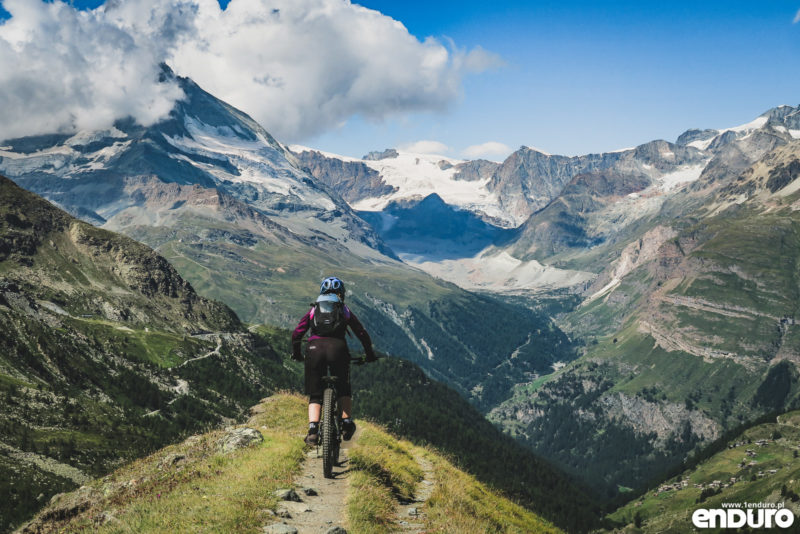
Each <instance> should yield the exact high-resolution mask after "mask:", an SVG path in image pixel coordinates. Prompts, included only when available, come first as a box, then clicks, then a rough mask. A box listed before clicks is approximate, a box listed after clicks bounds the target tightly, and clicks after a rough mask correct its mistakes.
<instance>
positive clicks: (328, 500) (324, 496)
mask: <svg viewBox="0 0 800 534" xmlns="http://www.w3.org/2000/svg"><path fill="white" fill-rule="evenodd" d="M360 433H361V431H360V430H357V431H356V434H355V435H354V436H353V439H352V440H350V441H349V442H347V441H344V442H342V450H341V452H340V454H339V461H340V464H339V466H338V467H334V468H333V478H325V477H324V476H323V475H322V448H321V447H320V448H319V449H318V450H319V452H317V451H318V450H317V449H312V450H311V451H310V452H309V453H308V457H307V458H306V461H305V464H304V465H303V471H302V472H301V473H300V475H298V477H297V478H296V479H295V481H294V485H295V488H296V489H295V491H294V494H289V495H285V496H282V498H283V499H284V500H283V501H281V503H280V504H279V505H278V508H277V510H276V514H277V517H276V522H275V523H273V524H271V525H267V526H266V527H264V532H265V533H267V534H292V533H296V534H344V533H345V532H346V531H345V530H344V519H345V513H344V511H345V502H346V500H347V492H348V488H349V482H348V474H349V472H350V470H349V467H348V465H349V458H348V456H347V452H348V449H349V448H350V447H351V446H352V445H353V444H354V443H355V442H356V441H358V436H359V434H360Z"/></svg>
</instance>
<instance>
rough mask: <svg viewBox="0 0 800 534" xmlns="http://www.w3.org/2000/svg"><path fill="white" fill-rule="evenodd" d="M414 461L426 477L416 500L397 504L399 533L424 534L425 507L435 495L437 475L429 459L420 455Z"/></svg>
mask: <svg viewBox="0 0 800 534" xmlns="http://www.w3.org/2000/svg"><path fill="white" fill-rule="evenodd" d="M414 459H415V460H416V461H417V463H418V464H419V466H420V468H421V469H422V472H423V473H424V475H423V478H422V481H421V482H420V483H419V484H418V485H417V491H415V492H414V500H413V501H410V502H409V501H405V502H404V501H399V502H398V503H397V517H398V518H399V519H398V525H399V527H400V530H399V532H410V533H413V534H422V533H424V532H427V530H426V529H425V525H424V523H423V519H424V517H425V505H426V503H427V502H428V499H430V498H431V493H433V488H434V486H435V485H436V475H435V473H434V471H433V464H431V462H430V461H429V460H428V459H427V458H425V457H424V456H422V455H421V454H418V455H415V457H414Z"/></svg>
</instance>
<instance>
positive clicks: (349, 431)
mask: <svg viewBox="0 0 800 534" xmlns="http://www.w3.org/2000/svg"><path fill="white" fill-rule="evenodd" d="M319 293H320V295H319V297H317V302H316V303H315V304H314V305H313V306H312V308H311V309H310V310H309V311H308V313H306V314H305V315H304V316H303V318H302V319H300V322H299V323H298V325H297V328H295V329H294V332H293V333H292V359H293V360H296V361H303V354H302V352H301V350H300V341H301V340H302V339H303V336H304V335H305V334H306V332H307V331H308V330H309V329H310V330H311V335H310V337H309V339H308V350H307V352H306V358H305V378H306V394H307V395H308V396H309V401H308V435H307V436H306V443H308V444H309V445H316V444H317V439H318V438H319V420H320V414H321V413H322V393H323V386H322V376H323V375H324V374H325V371H326V369H327V367H329V366H330V369H331V375H333V376H336V377H337V378H338V381H337V383H336V391H337V392H338V393H339V395H340V397H339V406H341V408H342V414H341V416H342V438H344V439H345V440H349V439H350V438H352V437H353V433H354V432H355V431H356V424H355V423H354V422H353V419H352V418H351V411H352V407H353V403H352V399H351V393H350V352H349V351H348V349H347V342H346V341H345V334H346V332H347V329H348V328H350V330H351V331H352V332H353V333H354V334H355V335H356V337H357V338H358V340H359V341H360V342H361V344H362V345H363V346H364V353H365V354H366V361H368V362H374V361H375V360H376V359H377V358H376V357H375V352H374V350H373V349H372V340H371V339H370V337H369V334H368V333H367V331H366V330H365V329H364V327H363V326H362V325H361V322H360V321H359V320H358V318H356V316H355V314H354V313H353V312H352V311H350V309H349V308H348V307H347V306H345V304H344V296H345V288H344V282H342V281H341V280H339V279H338V278H336V277H334V276H331V277H328V278H325V279H324V280H323V281H322V284H321V285H320V289H319Z"/></svg>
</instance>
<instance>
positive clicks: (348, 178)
mask: <svg viewBox="0 0 800 534" xmlns="http://www.w3.org/2000/svg"><path fill="white" fill-rule="evenodd" d="M295 155H296V157H297V160H298V162H299V163H300V165H301V166H302V167H303V168H305V169H307V170H308V172H309V174H311V176H313V177H314V178H316V179H317V180H319V181H320V182H322V183H323V184H325V185H327V186H328V187H330V188H331V189H332V190H333V191H334V192H335V193H336V194H337V195H339V196H340V197H342V198H343V199H344V200H346V201H347V202H349V203H350V204H353V203H354V202H358V201H359V200H363V199H365V198H371V197H381V196H383V195H389V194H391V193H394V192H395V191H397V188H396V187H392V186H390V185H388V184H387V183H386V182H385V181H384V180H383V178H382V177H381V175H380V173H379V172H378V171H376V170H375V169H373V168H371V167H369V166H368V165H367V164H366V163H364V162H361V161H345V160H342V159H338V158H329V157H326V156H324V155H323V154H321V153H320V152H316V151H314V150H303V151H298V152H296V153H295Z"/></svg>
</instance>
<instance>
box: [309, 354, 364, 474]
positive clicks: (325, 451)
mask: <svg viewBox="0 0 800 534" xmlns="http://www.w3.org/2000/svg"><path fill="white" fill-rule="evenodd" d="M365 362H366V360H365V359H364V358H350V363H355V364H356V365H362V364H364V363H365ZM336 380H337V377H335V376H332V375H331V374H330V369H328V374H327V376H323V377H322V382H323V384H325V390H324V391H323V392H322V420H321V421H320V436H319V437H320V439H319V441H318V442H317V447H319V446H320V443H321V445H322V474H323V475H324V476H325V478H333V467H334V466H336V465H339V451H340V449H341V445H342V418H341V415H342V410H341V407H340V406H339V394H338V393H337V392H336Z"/></svg>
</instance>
